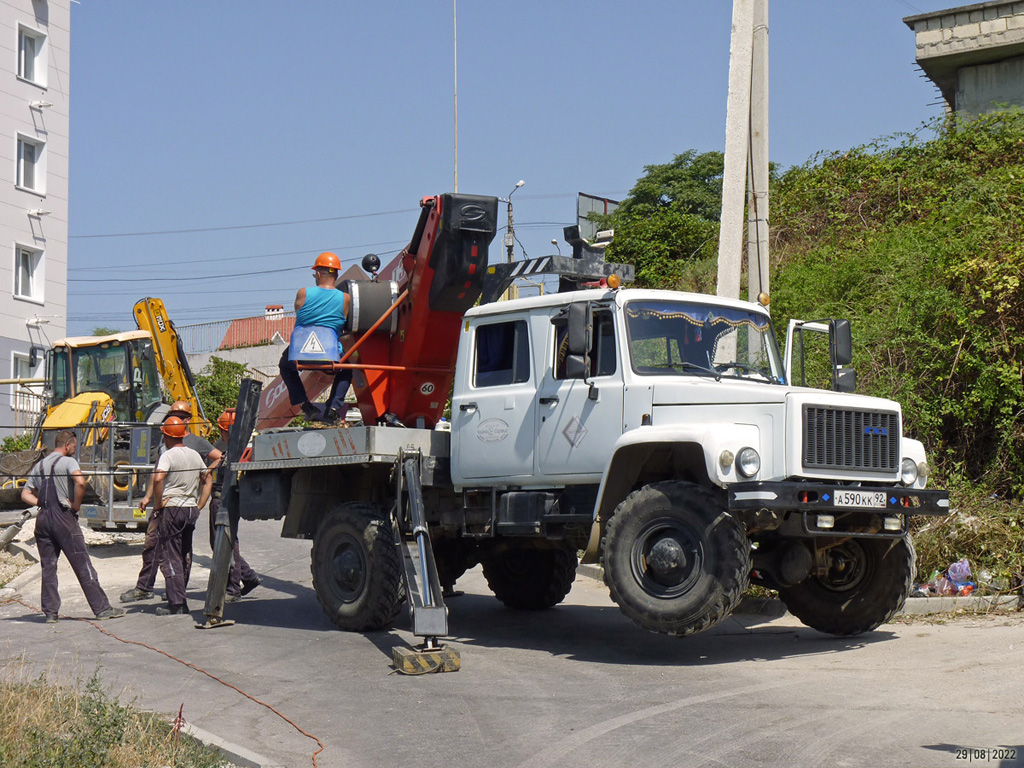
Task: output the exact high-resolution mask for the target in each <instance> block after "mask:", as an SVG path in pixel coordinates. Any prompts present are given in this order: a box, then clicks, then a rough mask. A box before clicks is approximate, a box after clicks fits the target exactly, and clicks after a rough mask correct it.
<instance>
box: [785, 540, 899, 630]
mask: <svg viewBox="0 0 1024 768" xmlns="http://www.w3.org/2000/svg"><path fill="white" fill-rule="evenodd" d="M821 556H823V557H824V558H825V562H824V564H823V566H822V567H819V569H818V571H817V573H816V574H813V575H811V576H808V577H807V578H806V579H804V580H803V581H802V582H800V583H799V584H797V585H795V586H792V587H787V588H785V589H780V590H779V597H780V598H781V599H782V602H783V603H785V604H786V608H788V609H789V612H790V613H792V614H793V615H794V616H796V617H797V618H798V619H800V621H802V622H803V623H804V624H806V625H807V626H808V627H812V628H814V629H817V630H818V631H820V632H827V633H828V634H830V635H844V636H845V635H859V634H860V633H862V632H870V631H871V630H872V629H875V628H876V627H878V626H879V625H881V624H884V623H885V622H887V621H889V620H890V619H891V618H892V617H893V616H894V615H896V612H897V611H899V609H900V608H902V607H903V603H904V602H905V601H906V599H907V595H909V594H910V587H911V584H912V582H913V579H914V571H915V561H916V559H917V557H916V553H915V552H914V544H913V542H911V541H910V538H909V537H906V536H904V537H903V538H901V539H896V540H893V539H847V540H845V541H842V542H840V543H838V544H836V545H835V546H832V547H830V548H829V549H828V550H826V551H825V552H824V553H822V555H821Z"/></svg>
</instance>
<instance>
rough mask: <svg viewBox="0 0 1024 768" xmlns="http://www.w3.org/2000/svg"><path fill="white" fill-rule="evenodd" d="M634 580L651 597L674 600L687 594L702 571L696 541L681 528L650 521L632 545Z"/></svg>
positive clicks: (667, 522) (701, 556) (666, 521)
mask: <svg viewBox="0 0 1024 768" xmlns="http://www.w3.org/2000/svg"><path fill="white" fill-rule="evenodd" d="M630 564H631V568H632V570H633V577H634V578H635V579H636V581H637V583H638V584H639V585H640V586H641V587H642V588H643V590H644V591H645V592H646V593H647V594H649V595H652V596H654V597H661V598H674V597H678V596H679V595H682V594H685V593H686V592H688V591H689V590H690V588H691V587H692V586H693V584H694V583H695V582H696V580H697V579H698V578H699V576H700V574H701V572H702V570H703V567H704V552H703V549H702V548H701V545H700V541H699V538H698V537H697V536H696V535H695V534H694V533H693V532H691V531H690V530H689V529H688V528H687V527H686V526H685V525H684V524H681V523H680V522H679V521H676V520H671V519H659V520H653V521H651V523H649V524H648V525H647V526H645V527H644V529H643V530H642V531H641V532H640V534H639V535H638V536H637V537H636V539H635V540H634V541H633V546H632V547H631V552H630Z"/></svg>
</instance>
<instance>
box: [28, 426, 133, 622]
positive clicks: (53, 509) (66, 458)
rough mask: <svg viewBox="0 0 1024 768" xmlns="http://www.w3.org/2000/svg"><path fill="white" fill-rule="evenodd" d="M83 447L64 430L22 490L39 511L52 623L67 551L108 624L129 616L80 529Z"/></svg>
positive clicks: (46, 608) (45, 600)
mask: <svg viewBox="0 0 1024 768" xmlns="http://www.w3.org/2000/svg"><path fill="white" fill-rule="evenodd" d="M77 449H78V439H77V438H76V437H75V434H74V432H70V431H68V430H62V431H60V432H58V433H57V436H56V440H55V441H54V450H53V451H52V452H51V453H50V454H49V455H48V456H46V457H44V458H43V459H42V460H41V461H40V462H39V463H38V464H36V465H35V466H34V467H33V468H32V471H31V472H30V473H29V477H28V481H27V482H26V483H25V487H24V488H22V490H21V500H22V501H23V502H25V503H26V504H30V505H32V506H38V507H39V516H38V517H37V518H36V534H35V535H36V547H37V548H38V549H39V560H40V564H41V565H42V569H43V579H42V582H43V586H42V598H41V603H42V608H43V615H44V616H46V623H47V624H52V623H54V622H56V621H57V612H58V611H59V610H60V593H59V591H58V589H57V559H58V558H59V557H60V555H61V553H62V552H63V553H64V555H65V556H66V557H67V559H68V562H69V563H71V568H72V570H74V572H75V576H77V577H78V583H79V584H80V585H81V586H82V591H83V592H84V593H85V599H86V600H88V601H89V607H90V608H92V612H93V613H94V614H96V618H97V619H100V620H103V619H117V618H120V617H121V616H124V611H123V610H122V609H120V608H112V607H111V605H110V600H108V599H107V595H106V593H105V592H104V591H103V588H102V587H100V580H99V577H97V575H96V570H95V569H94V568H93V567H92V560H91V559H90V558H89V551H88V550H87V549H86V546H85V536H84V535H83V534H82V529H81V527H80V526H79V525H78V510H79V509H80V508H81V506H82V499H83V498H84V497H85V475H83V474H82V470H81V469H80V468H79V466H78V462H77V461H75V459H74V458H73V457H74V455H75V451H76V450H77ZM72 485H73V486H74V491H73V492H72Z"/></svg>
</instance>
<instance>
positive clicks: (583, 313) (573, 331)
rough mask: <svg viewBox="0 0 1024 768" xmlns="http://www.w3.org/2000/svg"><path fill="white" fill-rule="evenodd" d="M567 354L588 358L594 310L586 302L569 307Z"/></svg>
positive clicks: (592, 332) (592, 331)
mask: <svg viewBox="0 0 1024 768" xmlns="http://www.w3.org/2000/svg"><path fill="white" fill-rule="evenodd" d="M568 332H569V354H570V355H583V356H584V357H589V356H590V347H591V345H592V343H593V338H594V310H593V308H592V307H591V306H590V304H589V303H588V302H581V303H576V304H570V305H569V331H568Z"/></svg>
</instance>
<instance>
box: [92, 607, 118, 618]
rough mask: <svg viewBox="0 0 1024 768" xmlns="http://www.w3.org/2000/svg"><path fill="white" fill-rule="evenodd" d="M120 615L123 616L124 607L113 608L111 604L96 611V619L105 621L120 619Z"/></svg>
mask: <svg viewBox="0 0 1024 768" xmlns="http://www.w3.org/2000/svg"><path fill="white" fill-rule="evenodd" d="M122 616H124V608H114V607H113V606H111V607H110V608H107V609H105V610H102V611H100V612H99V613H97V614H96V620H97V621H105V620H107V619H120V618H121V617H122Z"/></svg>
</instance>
